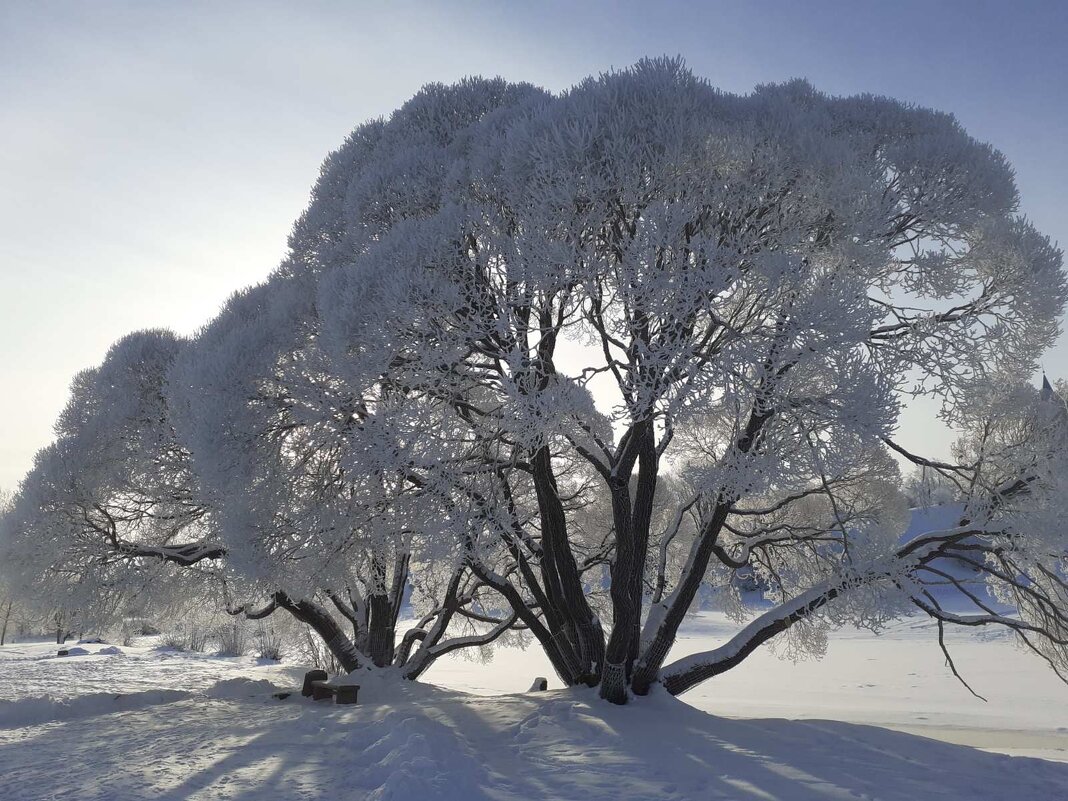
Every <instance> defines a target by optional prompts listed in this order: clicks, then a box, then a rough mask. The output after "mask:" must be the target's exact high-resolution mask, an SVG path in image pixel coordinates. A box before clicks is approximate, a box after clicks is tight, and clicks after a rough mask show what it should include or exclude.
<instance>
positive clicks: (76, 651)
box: [59, 647, 89, 656]
mask: <svg viewBox="0 0 1068 801" xmlns="http://www.w3.org/2000/svg"><path fill="white" fill-rule="evenodd" d="M59 650H61V651H66V653H65V654H59V656H87V655H88V654H89V652H88V651H87V650H86V649H84V648H78V647H74V648H60V649H59Z"/></svg>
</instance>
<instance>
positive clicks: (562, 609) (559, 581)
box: [533, 446, 604, 680]
mask: <svg viewBox="0 0 1068 801" xmlns="http://www.w3.org/2000/svg"><path fill="white" fill-rule="evenodd" d="M533 467H534V488H535V491H536V492H537V496H538V508H539V512H540V516H541V527H542V560H541V568H542V575H543V577H544V580H545V588H546V592H547V594H548V595H549V596H550V603H551V604H552V605H553V606H554V607H555V611H556V612H557V616H558V617H559V618H560V631H562V633H563V635H564V636H565V637H566V639H567V641H568V644H569V645H570V647H571V650H572V651H573V652H574V660H575V667H576V675H577V677H578V678H579V679H580V680H581V677H586V676H590V675H593V674H595V673H597V672H599V671H600V669H601V665H602V663H603V661H604V635H603V634H602V633H601V628H600V626H599V625H597V623H596V620H595V618H594V615H593V610H592V609H591V608H590V605H589V603H588V602H587V600H586V594H585V592H584V591H583V588H582V577H581V575H580V574H579V569H578V565H577V564H576V562H575V556H574V554H573V553H572V551H571V544H570V542H569V541H568V536H567V517H566V515H565V513H564V507H563V504H562V503H561V502H560V492H559V489H558V487H557V484H556V476H555V475H554V474H553V469H552V461H551V457H550V454H549V448H548V446H543V447H542V448H540V449H539V450H538V451H537V453H535V455H534V465H533Z"/></svg>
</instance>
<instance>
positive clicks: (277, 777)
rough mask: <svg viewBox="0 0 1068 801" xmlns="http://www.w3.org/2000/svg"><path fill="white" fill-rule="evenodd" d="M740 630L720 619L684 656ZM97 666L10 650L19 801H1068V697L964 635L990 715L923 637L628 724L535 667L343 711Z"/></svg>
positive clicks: (841, 648)
mask: <svg viewBox="0 0 1068 801" xmlns="http://www.w3.org/2000/svg"><path fill="white" fill-rule="evenodd" d="M733 629H734V626H733V624H730V623H729V622H727V621H725V620H724V619H723V617H722V616H720V615H717V614H713V613H705V614H701V615H699V616H697V617H696V618H694V619H693V620H691V621H690V622H689V624H688V625H687V628H686V631H685V638H684V639H683V640H682V641H681V642H680V644H679V653H680V654H681V653H685V652H689V651H692V650H697V649H704V648H707V647H710V646H711V645H714V644H715V642H716V641H719V640H721V639H722V637H723V636H724V635H725V634H726V633H728V632H729V631H732V630H733ZM81 647H83V648H85V649H86V650H87V651H89V652H90V653H89V654H88V655H83V656H68V657H56V656H54V654H55V649H56V646H55V645H52V644H48V643H33V644H22V645H19V644H16V645H9V646H5V647H4V648H2V649H0V699H7V700H3V701H0V799H4V801H8V799H10V801H23V800H25V799H52V798H66V797H74V798H78V799H100V800H101V801H104V800H105V799H106V800H107V801H132V800H133V799H148V798H152V799H170V800H172V801H176V800H177V799H186V798H196V799H216V798H218V799H246V800H247V801H252V800H253V799H256V800H257V801H259V800H260V799H264V800H265V801H273V800H274V799H311V798H323V799H360V800H361V801H362V799H393V800H394V801H405V800H407V799H412V801H415V800H416V799H456V800H457V801H460V800H462V801H478V800H479V799H494V800H495V801H520V799H522V800H523V801H534V800H537V801H541V799H554V801H555V800H557V799H581V800H582V801H600V800H601V799H617V798H618V799H624V800H626V799H635V800H637V799H642V801H649V799H665V800H667V801H675V800H677V801H683V799H686V801H689V800H690V799H717V798H731V799H753V800H754V801H756V799H762V800H763V801H767V800H768V799H778V800H779V801H794V799H798V800H802V799H821V800H823V799H846V798H849V799H855V798H868V799H910V800H911V799H928V798H931V799H933V798H939V799H942V798H945V799H969V801H971V799H1004V798H1022V799H1028V801H1054V800H1055V799H1058V800H1059V799H1064V798H1068V764H1065V763H1064V762H1055V761H1051V760H1055V759H1060V760H1065V761H1068V688H1066V687H1065V686H1064V685H1062V684H1060V683H1059V682H1058V681H1057V680H1056V678H1055V677H1054V676H1052V674H1051V673H1049V671H1048V670H1046V669H1044V668H1043V666H1042V665H1041V664H1040V663H1039V662H1038V661H1037V660H1036V659H1033V658H1031V657H1030V656H1029V655H1027V654H1025V653H1022V652H1020V651H1018V650H1017V649H1016V648H1015V647H1014V646H1013V644H1012V642H1011V640H1010V639H1008V638H1006V637H988V638H986V639H983V638H982V636H981V635H979V634H976V633H968V632H960V633H958V632H954V633H953V634H952V640H951V648H952V649H953V652H954V655H955V658H956V661H957V664H958V667H959V668H960V669H961V670H962V672H964V674H965V676H966V678H968V679H969V680H970V682H971V683H972V685H973V687H975V689H976V690H977V691H978V692H979V693H982V694H984V695H986V696H987V698H988V699H989V701H988V702H987V703H985V704H984V703H983V702H982V701H979V700H977V699H975V698H973V697H972V696H971V695H969V694H968V693H967V691H966V690H964V689H963V688H962V687H961V686H960V685H959V684H958V683H957V682H956V680H955V679H953V678H952V675H951V674H950V673H949V670H948V668H946V667H945V665H944V660H943V658H942V655H941V652H940V651H939V650H938V646H937V644H936V642H935V641H934V639H933V638H932V632H931V631H930V628H929V627H928V626H927V624H924V623H921V622H920V621H919V620H914V621H905V622H903V623H901V624H898V625H896V626H894V627H893V628H891V629H890V630H888V631H887V632H885V633H884V634H883V635H882V636H881V637H878V638H875V637H873V636H872V635H871V634H870V633H866V632H858V631H853V630H846V631H842V632H840V633H838V634H836V635H834V636H833V637H832V640H831V643H830V647H829V651H828V654H827V656H826V657H825V658H824V659H823V660H821V661H806V662H801V663H798V664H793V663H791V662H788V661H787V662H783V661H780V660H778V659H777V658H776V657H775V656H774V655H773V654H771V653H770V652H767V651H763V652H760V653H758V654H756V655H755V656H754V657H752V658H751V659H750V660H748V661H747V662H746V663H745V665H744V666H743V667H741V668H739V669H738V670H735V671H733V672H730V673H727V674H725V675H723V676H721V677H718V678H717V679H715V680H713V681H711V682H708V683H707V684H706V685H704V686H702V687H701V688H699V689H697V690H695V691H694V692H692V693H690V694H689V695H687V696H685V701H686V702H688V703H683V702H682V701H679V700H676V699H672V698H669V697H664V696H659V697H650V698H648V699H643V700H642V701H640V702H638V703H634V704H631V705H629V706H627V707H623V708H617V707H610V706H609V705H606V704H603V703H600V702H598V701H597V700H596V699H595V697H594V695H593V694H592V693H591V692H589V691H585V690H582V691H574V690H572V691H564V690H558V691H550V692H548V693H524V692H522V691H523V690H526V689H527V687H529V686H530V684H531V681H532V679H533V678H534V676H536V675H544V676H546V677H547V678H549V679H550V682H551V683H553V681H552V680H553V676H552V674H551V671H550V670H549V669H548V666H547V664H546V662H545V660H544V658H543V657H542V656H541V654H540V652H539V651H537V650H536V649H533V648H532V649H529V650H527V651H518V650H502V651H499V652H498V653H497V654H496V656H495V657H494V659H493V661H492V662H491V663H490V664H479V663H476V662H471V661H467V660H464V659H462V658H459V657H453V658H450V659H448V660H445V661H442V662H441V663H439V664H438V665H436V666H435V667H434V668H433V669H432V670H431V671H430V673H429V674H428V676H427V680H428V681H429V682H434V683H436V684H437V685H439V687H440V689H435V688H431V687H425V686H422V685H416V686H412V685H405V686H402V687H399V688H398V687H387V686H383V685H381V684H380V683H376V682H373V681H367V680H365V681H364V689H363V690H361V699H360V700H361V703H360V705H359V706H357V707H334V706H330V705H326V704H315V703H312V702H310V701H306V700H304V699H300V698H298V697H291V698H289V699H287V700H285V701H277V700H274V699H272V698H271V697H270V691H271V684H273V685H276V686H281V687H291V686H293V685H295V684H296V683H297V682H298V680H299V676H300V674H301V668H299V667H298V666H280V665H277V664H273V663H262V662H260V661H258V660H256V659H252V658H248V657H243V658H229V659H226V658H219V657H210V656H205V655H199V654H182V653H178V652H175V651H160V650H154V649H152V648H150V647H140V648H121V647H120V649H119V650H120V651H121V653H118V654H111V655H100V654H99V651H101V650H102V649H103V648H104V646H102V645H83V646H81ZM268 682H270V684H268ZM501 693H509V694H505V695H501ZM115 694H121V695H122V697H121V698H118V699H116V698H115V697H114V696H115ZM694 707H697V709H695V708H694ZM701 710H704V711H701ZM706 712H711V713H713V714H706ZM856 724H875V725H878V726H888V727H893V728H895V729H899V730H900V731H891V730H888V729H887V728H874V727H872V726H863V725H856ZM905 732H911V734H910V733H905ZM914 734H923V735H925V736H926V737H931V738H936V739H925V738H918V737H916V736H914ZM938 740H944V741H948V742H938ZM952 742H958V743H969V744H972V745H977V746H981V747H984V748H987V749H990V750H992V751H993V750H997V751H1003V752H1005V753H1009V754H1028V755H1038V756H1043V757H1045V759H1044V760H1035V759H1021V758H1011V757H1008V756H1004V755H1002V754H995V753H985V752H983V751H978V750H975V749H972V748H963V747H960V746H957V745H951V744H949V743H952Z"/></svg>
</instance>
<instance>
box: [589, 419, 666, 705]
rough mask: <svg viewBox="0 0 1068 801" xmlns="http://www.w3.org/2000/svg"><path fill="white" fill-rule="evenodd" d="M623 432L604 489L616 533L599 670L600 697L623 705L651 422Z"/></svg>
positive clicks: (638, 600)
mask: <svg viewBox="0 0 1068 801" xmlns="http://www.w3.org/2000/svg"><path fill="white" fill-rule="evenodd" d="M628 433H629V436H630V441H629V442H627V443H626V447H625V448H624V455H623V457H622V458H621V459H620V463H619V464H618V465H617V466H616V474H615V475H613V476H612V478H611V480H610V483H609V486H610V490H611V494H612V522H613V523H614V524H615V529H616V556H615V560H614V561H613V563H612V588H611V597H612V633H611V635H610V636H609V638H608V646H607V648H606V650H605V666H604V670H602V671H601V697H602V698H604V699H606V700H608V701H611V702H612V703H615V704H623V703H626V700H627V689H626V687H627V684H628V683H629V681H630V678H631V674H632V671H633V668H634V662H635V660H636V659H637V657H638V646H639V640H640V636H641V612H642V589H643V583H642V579H643V577H644V574H645V560H646V555H647V552H648V548H649V525H650V521H651V520H652V512H653V499H654V496H655V493H656V480H657V457H656V441H655V437H654V431H653V423H652V421H651V420H647V421H644V422H642V423H639V424H636V425H635V426H634V427H633V428H632V429H631V430H630V432H628ZM635 461H637V462H638V480H637V487H636V491H635V494H634V501H633V503H632V502H631V490H630V476H631V471H632V469H633V465H634V463H635Z"/></svg>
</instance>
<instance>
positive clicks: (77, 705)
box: [0, 690, 190, 729]
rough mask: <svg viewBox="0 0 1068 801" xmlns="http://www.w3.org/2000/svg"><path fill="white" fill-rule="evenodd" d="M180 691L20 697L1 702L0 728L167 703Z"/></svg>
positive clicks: (176, 698)
mask: <svg viewBox="0 0 1068 801" xmlns="http://www.w3.org/2000/svg"><path fill="white" fill-rule="evenodd" d="M189 695H190V694H189V693H187V692H183V691H181V690H149V691H147V692H140V693H130V694H129V695H112V694H111V693H92V694H90V695H80V696H77V697H76V698H64V699H57V698H51V697H47V696H46V697H39V698H23V699H21V700H19V701H0V729H18V728H22V727H24V726H36V725H38V724H41V723H51V722H53V721H59V720H74V719H77V718H88V717H94V716H96V715H108V714H111V713H112V712H126V711H129V710H132V709H142V708H144V707H146V706H157V705H159V704H170V703H173V702H175V701H181V700H183V699H185V698H188V697H189Z"/></svg>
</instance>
